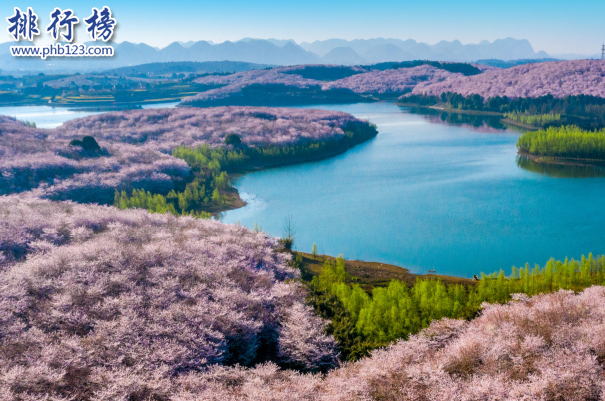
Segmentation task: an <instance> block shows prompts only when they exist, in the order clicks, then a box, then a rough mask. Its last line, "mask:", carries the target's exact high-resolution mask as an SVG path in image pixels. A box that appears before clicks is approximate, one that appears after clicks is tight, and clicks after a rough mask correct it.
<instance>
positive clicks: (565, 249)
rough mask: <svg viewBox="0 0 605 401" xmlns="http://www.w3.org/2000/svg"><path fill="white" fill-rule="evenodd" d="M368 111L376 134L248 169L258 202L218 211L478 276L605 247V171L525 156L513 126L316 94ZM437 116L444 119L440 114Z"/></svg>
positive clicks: (355, 253) (313, 239)
mask: <svg viewBox="0 0 605 401" xmlns="http://www.w3.org/2000/svg"><path fill="white" fill-rule="evenodd" d="M316 107H321V108H326V109H335V110H341V111H345V112H348V113H351V114H353V115H355V116H356V117H359V118H362V119H367V120H369V121H371V122H373V123H375V124H376V125H377V127H378V131H379V134H378V136H377V137H376V138H375V139H373V140H371V141H369V142H366V143H364V144H362V145H360V146H357V147H355V148H353V149H351V150H349V151H348V152H346V153H344V154H342V155H340V156H337V157H333V158H330V159H327V160H323V161H319V162H312V163H305V164H299V165H293V166H287V167H281V168H275V169H270V170H265V171H259V172H255V173H251V174H247V175H245V176H243V177H241V178H240V179H238V181H237V182H236V186H237V188H238V189H239V191H240V194H241V195H242V198H244V200H246V201H247V202H248V203H249V205H248V206H246V207H244V208H241V209H238V210H233V211H229V212H226V213H224V214H223V215H222V216H221V220H222V221H224V222H227V223H236V222H240V223H241V224H243V225H245V226H247V227H250V228H252V227H254V225H255V223H257V224H258V225H259V226H262V228H263V230H264V231H265V232H267V233H268V234H270V235H273V236H281V235H283V233H284V230H283V226H284V219H285V217H286V216H288V215H290V216H291V220H292V223H293V225H294V228H295V231H296V235H295V248H296V249H298V250H301V251H306V252H310V250H311V248H312V245H313V243H317V247H318V249H319V252H320V253H323V254H329V255H337V254H339V253H340V254H343V255H344V256H345V258H348V259H361V260H368V261H379V262H384V263H392V264H396V265H400V266H404V267H407V268H409V269H410V270H411V271H412V272H417V273H425V272H426V271H427V270H428V269H436V271H437V273H440V274H448V275H456V276H464V277H471V276H472V275H473V274H476V273H479V272H486V273H489V272H492V271H497V270H499V269H504V271H505V272H506V273H507V274H509V273H510V268H511V266H513V265H515V266H520V265H524V264H525V263H526V262H529V263H530V265H533V264H534V263H539V264H541V265H543V264H544V263H545V262H546V261H547V260H548V259H549V258H551V257H555V258H557V259H560V258H565V257H566V256H567V257H570V258H572V257H573V258H579V257H580V256H581V255H582V254H587V253H588V252H593V253H599V254H600V253H604V252H605V232H604V231H603V227H605V213H604V210H603V200H604V199H605V177H602V176H599V175H602V174H601V173H600V172H598V171H593V170H591V169H583V168H575V169H574V168H568V167H542V166H540V165H536V164H535V163H533V162H529V165H525V164H527V163H525V164H523V163H520V162H518V161H517V154H516V153H517V151H516V148H515V142H516V140H517V137H518V136H519V135H520V133H519V132H517V131H514V130H501V129H500V130H499V129H491V128H488V127H481V128H478V129H476V128H473V127H472V126H466V125H452V124H446V123H443V122H441V120H440V119H438V117H427V116H421V115H418V114H412V113H410V112H408V111H405V110H402V109H400V108H399V107H397V106H396V105H394V104H392V103H373V104H357V105H336V106H316ZM435 120H436V121H438V122H437V123H436V122H434V121H435Z"/></svg>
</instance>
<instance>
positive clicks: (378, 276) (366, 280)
mask: <svg viewBox="0 0 605 401" xmlns="http://www.w3.org/2000/svg"><path fill="white" fill-rule="evenodd" d="M294 254H295V255H300V256H301V257H302V266H301V268H300V269H301V272H302V277H303V279H304V280H305V281H309V280H311V279H312V278H313V276H317V275H319V274H320V273H321V269H322V268H323V264H324V261H325V260H327V259H331V260H333V259H336V258H335V257H333V256H327V255H317V256H313V255H311V254H310V253H305V252H294ZM345 269H346V270H347V273H349V274H350V275H351V277H353V281H352V282H357V283H359V285H360V286H361V287H362V288H363V289H364V290H366V291H369V290H371V289H372V288H374V287H385V286H387V285H388V284H389V282H390V281H391V280H401V281H405V282H406V283H407V284H409V285H412V284H414V283H415V282H416V279H417V278H438V279H441V281H443V282H444V283H446V284H466V285H474V284H475V283H476V281H474V280H471V279H467V278H462V277H453V276H444V275H440V274H414V273H410V271H409V270H408V269H406V268H404V267H400V266H394V265H389V264H385V263H378V262H364V261H361V260H346V261H345ZM355 278H356V279H355Z"/></svg>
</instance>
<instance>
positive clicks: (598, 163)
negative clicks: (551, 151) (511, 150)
mask: <svg viewBox="0 0 605 401" xmlns="http://www.w3.org/2000/svg"><path fill="white" fill-rule="evenodd" d="M517 154H518V155H520V156H525V157H528V158H530V159H531V160H533V161H534V162H536V163H540V164H558V165H562V166H594V167H603V166H605V160H603V159H581V158H572V157H558V156H543V155H534V154H531V153H529V152H525V151H522V150H519V151H518V152H517Z"/></svg>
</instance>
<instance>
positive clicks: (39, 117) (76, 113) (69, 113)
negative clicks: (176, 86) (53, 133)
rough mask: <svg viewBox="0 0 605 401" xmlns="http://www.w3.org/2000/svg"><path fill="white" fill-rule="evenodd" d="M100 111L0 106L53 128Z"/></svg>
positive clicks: (10, 113)
mask: <svg viewBox="0 0 605 401" xmlns="http://www.w3.org/2000/svg"><path fill="white" fill-rule="evenodd" d="M177 104H179V102H171V103H157V104H148V105H144V106H142V107H143V108H144V109H150V108H159V107H175V106H176V105H177ZM101 113H102V112H94V111H83V110H77V109H67V108H63V107H50V106H16V107H0V115H3V116H9V117H16V118H17V119H18V120H22V121H30V122H35V123H36V127H38V128H55V127H58V126H59V125H61V124H63V123H64V122H65V121H69V120H73V119H74V118H81V117H86V116H91V115H93V114H101Z"/></svg>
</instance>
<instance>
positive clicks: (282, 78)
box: [182, 65, 462, 106]
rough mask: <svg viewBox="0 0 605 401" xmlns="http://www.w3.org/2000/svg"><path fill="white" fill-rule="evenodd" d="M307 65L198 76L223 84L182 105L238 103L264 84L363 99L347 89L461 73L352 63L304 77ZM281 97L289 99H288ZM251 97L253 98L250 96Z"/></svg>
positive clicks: (391, 86)
mask: <svg viewBox="0 0 605 401" xmlns="http://www.w3.org/2000/svg"><path fill="white" fill-rule="evenodd" d="M313 67H316V68H318V67H317V66H305V68H307V69H308V68H313ZM305 68H302V67H301V66H294V67H281V68H273V69H269V70H255V71H244V72H239V73H235V74H231V75H222V76H220V75H211V76H207V77H202V78H198V79H196V80H195V82H196V83H198V84H204V85H224V86H222V87H220V88H216V89H212V90H208V91H205V92H202V93H198V94H197V95H195V96H192V97H189V98H185V99H183V101H182V105H185V106H189V105H203V104H205V103H208V104H211V103H209V102H216V101H222V102H227V101H231V102H233V104H237V102H241V101H246V100H244V99H241V98H242V97H244V96H245V93H244V91H245V89H246V88H250V87H252V88H254V87H262V86H269V87H271V86H274V85H281V86H283V87H285V88H299V89H306V90H312V89H313V88H316V91H315V92H313V93H312V94H310V95H306V96H307V97H309V101H311V100H313V99H316V98H317V96H326V94H327V93H330V91H335V90H340V92H338V96H341V97H342V99H343V101H346V100H348V99H352V100H355V101H362V100H363V99H362V98H354V97H351V96H347V93H350V91H352V92H354V93H357V94H403V93H406V92H409V91H411V90H412V89H413V88H414V87H415V86H416V85H417V84H418V83H420V82H441V81H443V80H444V79H446V78H450V77H458V76H462V74H457V73H456V74H454V73H451V72H448V71H446V70H444V69H438V68H435V67H433V66H430V65H421V66H417V67H413V68H397V69H386V70H374V69H370V68H365V67H350V68H351V69H354V70H355V71H354V72H355V74H354V75H352V76H348V77H346V78H342V79H337V80H330V81H327V82H326V81H320V80H316V79H309V78H304V77H303V76H301V75H299V74H298V73H302V72H301V71H305ZM321 68H322V69H330V68H331V69H334V70H337V69H341V68H343V67H341V66H321ZM326 75H328V74H326ZM343 91H344V92H343ZM323 92H325V93H323ZM281 100H282V101H288V99H281ZM322 100H325V99H322ZM248 101H252V100H251V99H249V100H248ZM257 101H263V99H260V100H258V99H257Z"/></svg>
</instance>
